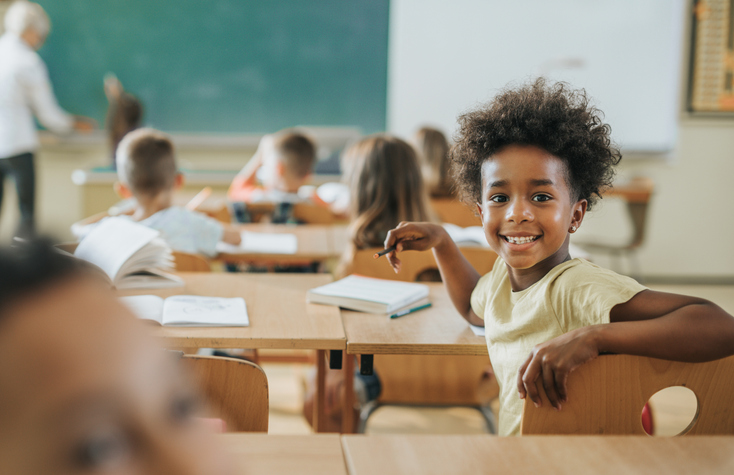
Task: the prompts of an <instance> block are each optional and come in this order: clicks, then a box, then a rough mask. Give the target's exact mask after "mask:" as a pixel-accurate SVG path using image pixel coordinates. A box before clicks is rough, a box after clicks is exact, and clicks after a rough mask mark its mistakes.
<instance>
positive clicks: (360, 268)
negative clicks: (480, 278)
mask: <svg viewBox="0 0 734 475" xmlns="http://www.w3.org/2000/svg"><path fill="white" fill-rule="evenodd" d="M459 249H460V250H461V253H462V254H463V255H464V257H466V259H467V260H468V261H469V263H470V264H471V265H472V266H474V268H475V269H476V270H477V272H479V273H480V274H481V275H484V274H486V273H488V272H489V271H491V270H492V266H493V265H494V261H495V260H496V259H497V254H495V252H494V251H492V250H490V249H487V248H484V247H460V248H459ZM381 250H382V248H372V249H360V250H358V251H356V252H355V253H354V260H353V261H352V262H353V271H354V273H355V274H361V275H366V276H368V277H377V278H380V279H390V280H401V281H404V282H415V281H416V279H417V278H418V276H420V274H422V273H423V272H425V271H427V270H432V269H438V264H437V263H436V258H435V257H433V252H431V251H425V252H416V251H406V252H403V253H401V254H400V260H401V262H402V266H401V269H400V273H399V274H396V273H395V272H393V270H392V267H390V265H389V264H388V263H387V260H386V259H384V258H380V259H374V258H373V255H374V254H375V252H378V251H381Z"/></svg>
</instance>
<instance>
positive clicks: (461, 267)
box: [385, 223, 484, 327]
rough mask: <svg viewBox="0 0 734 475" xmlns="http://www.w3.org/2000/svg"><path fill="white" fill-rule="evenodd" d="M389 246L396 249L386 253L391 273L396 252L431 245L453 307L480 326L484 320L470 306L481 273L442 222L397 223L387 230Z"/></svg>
mask: <svg viewBox="0 0 734 475" xmlns="http://www.w3.org/2000/svg"><path fill="white" fill-rule="evenodd" d="M391 246H396V250H395V251H393V252H390V253H388V254H387V259H388V261H389V262H390V265H391V266H392V268H393V270H395V273H398V272H399V271H400V259H399V258H398V256H397V254H398V253H399V252H402V251H407V250H415V251H427V250H428V249H433V255H434V256H435V257H436V262H437V263H438V270H439V272H440V273H441V279H442V280H443V282H444V285H445V286H446V289H447V290H448V292H449V296H450V297H451V301H452V302H453V304H454V307H456V310H458V311H459V313H460V314H461V316H462V317H464V318H465V319H466V320H467V321H468V322H469V323H471V324H472V325H478V326H482V327H483V326H484V320H482V319H481V318H479V317H478V316H477V315H476V314H475V313H474V311H473V310H472V308H471V294H472V291H473V290H474V287H476V286H477V282H479V278H480V277H481V276H480V275H479V273H478V272H477V271H476V270H475V269H474V267H472V265H471V264H469V262H468V261H467V260H466V258H465V257H464V255H463V254H462V253H461V251H460V250H459V248H458V247H457V246H456V243H454V241H453V240H452V239H451V238H450V237H449V235H448V233H447V232H446V230H445V229H444V228H443V227H442V226H439V225H438V224H432V223H400V225H399V226H398V227H397V228H395V229H393V230H391V231H390V232H388V233H387V239H385V249H387V248H389V247H391Z"/></svg>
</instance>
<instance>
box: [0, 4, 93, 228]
mask: <svg viewBox="0 0 734 475" xmlns="http://www.w3.org/2000/svg"><path fill="white" fill-rule="evenodd" d="M50 29H51V24H50V21H49V19H48V16H47V15H46V12H45V11H44V10H43V8H42V7H41V6H40V5H38V4H37V3H32V2H27V1H17V2H15V3H13V4H12V5H11V6H10V7H9V8H8V10H7V12H6V14H5V34H3V35H2V37H0V206H2V196H3V184H4V181H5V177H6V176H8V177H11V176H12V177H13V179H14V180H15V187H16V190H17V192H18V205H19V207H20V217H21V221H20V226H19V227H18V230H17V232H16V235H18V236H29V235H32V234H34V233H35V218H34V212H35V210H34V208H35V193H36V190H35V187H36V178H35V168H34V165H33V160H34V152H35V150H36V149H37V148H38V146H39V142H38V133H37V131H36V126H35V123H34V121H33V117H34V116H35V117H37V118H38V121H39V122H40V123H41V124H43V126H44V127H46V128H47V129H49V130H51V131H53V132H55V133H59V134H66V133H69V132H72V131H73V130H76V131H80V132H89V131H91V130H93V129H94V121H93V120H92V119H89V118H86V117H79V116H73V115H70V114H68V113H67V112H65V111H64V110H63V109H61V107H59V104H58V103H57V102H56V97H55V96H54V93H53V89H52V88H51V82H50V81H49V77H48V70H47V69H46V65H45V63H44V62H43V60H42V59H41V57H40V56H39V55H38V53H36V51H37V50H38V49H39V48H40V47H41V46H43V43H44V42H45V41H46V36H47V35H48V32H49V30H50Z"/></svg>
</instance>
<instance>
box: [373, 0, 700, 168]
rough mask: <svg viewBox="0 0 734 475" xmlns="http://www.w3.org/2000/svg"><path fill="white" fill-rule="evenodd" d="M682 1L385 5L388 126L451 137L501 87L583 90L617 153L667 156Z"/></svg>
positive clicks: (397, 0)
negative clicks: (554, 83) (537, 80)
mask: <svg viewBox="0 0 734 475" xmlns="http://www.w3.org/2000/svg"><path fill="white" fill-rule="evenodd" d="M684 18H685V2H684V0H550V1H549V0H513V1H506V0H504V1H501V0H452V1H445V0H392V1H391V2H390V39H389V66H388V101H387V108H388V112H387V114H388V129H389V130H390V132H392V133H395V134H398V135H400V136H410V135H412V134H413V133H414V132H415V131H416V130H417V129H418V128H419V127H420V126H421V125H424V124H429V125H433V126H437V127H439V128H441V129H443V130H445V131H446V132H448V133H450V134H453V132H454V131H455V129H456V118H457V117H458V115H459V114H460V113H462V112H464V111H466V110H467V109H469V108H471V107H473V106H475V105H476V104H478V103H481V102H485V101H487V100H489V99H491V98H492V97H493V96H494V95H495V94H496V93H497V92H498V91H499V90H500V89H501V88H503V87H505V86H506V85H508V84H509V83H514V84H520V83H523V82H526V81H528V80H531V79H532V78H534V77H537V76H540V75H543V76H546V77H548V78H550V79H554V80H563V81H567V82H569V83H571V84H572V85H573V86H574V87H583V88H585V89H586V91H587V93H588V94H589V95H590V96H591V97H592V98H593V99H594V104H595V105H596V106H597V107H599V108H600V109H601V110H602V111H604V113H605V117H606V122H607V123H608V124H610V125H611V126H612V138H613V140H614V141H615V142H616V143H617V144H618V145H620V146H621V147H622V149H623V150H624V151H625V152H642V153H664V152H667V151H670V150H672V149H673V147H674V145H675V139H676V124H677V121H678V114H679V112H678V111H679V108H678V103H679V96H680V76H681V60H682V54H681V45H682V41H683V25H684Z"/></svg>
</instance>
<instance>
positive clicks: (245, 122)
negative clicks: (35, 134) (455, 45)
mask: <svg viewBox="0 0 734 475" xmlns="http://www.w3.org/2000/svg"><path fill="white" fill-rule="evenodd" d="M36 1H38V2H39V3H40V4H41V5H43V7H44V8H45V9H46V11H47V12H48V14H49V17H50V18H51V22H52V31H51V34H50V35H49V38H48V41H47V43H46V45H45V46H44V47H43V48H42V49H41V50H40V54H41V56H43V58H44V60H45V61H46V64H47V65H48V68H49V74H50V75H51V79H52V82H53V84H54V90H55V92H56V95H57V97H58V99H59V103H60V104H61V105H62V107H64V108H66V109H67V110H69V111H70V112H73V113H77V114H84V115H89V116H92V117H94V118H96V119H98V120H100V121H102V120H103V118H104V115H105V111H106V108H107V102H106V100H105V97H104V92H103V89H102V81H103V77H104V75H105V73H107V72H114V73H115V74H117V76H118V77H119V78H120V80H121V81H122V83H123V85H124V86H125V88H126V89H127V90H129V91H130V92H132V93H134V94H136V95H137V96H138V97H140V98H141V100H142V101H143V103H144V105H145V108H146V117H145V123H146V124H148V125H151V126H153V127H158V128H160V129H163V130H166V131H169V132H214V133H216V132H223V133H262V132H273V131H275V130H278V129H281V128H284V127H290V126H295V125H313V126H357V127H360V128H361V129H362V130H363V131H364V132H366V133H370V132H376V131H380V130H384V128H385V116H386V101H387V36H388V11H389V5H388V0H277V1H271V0H36Z"/></svg>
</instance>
